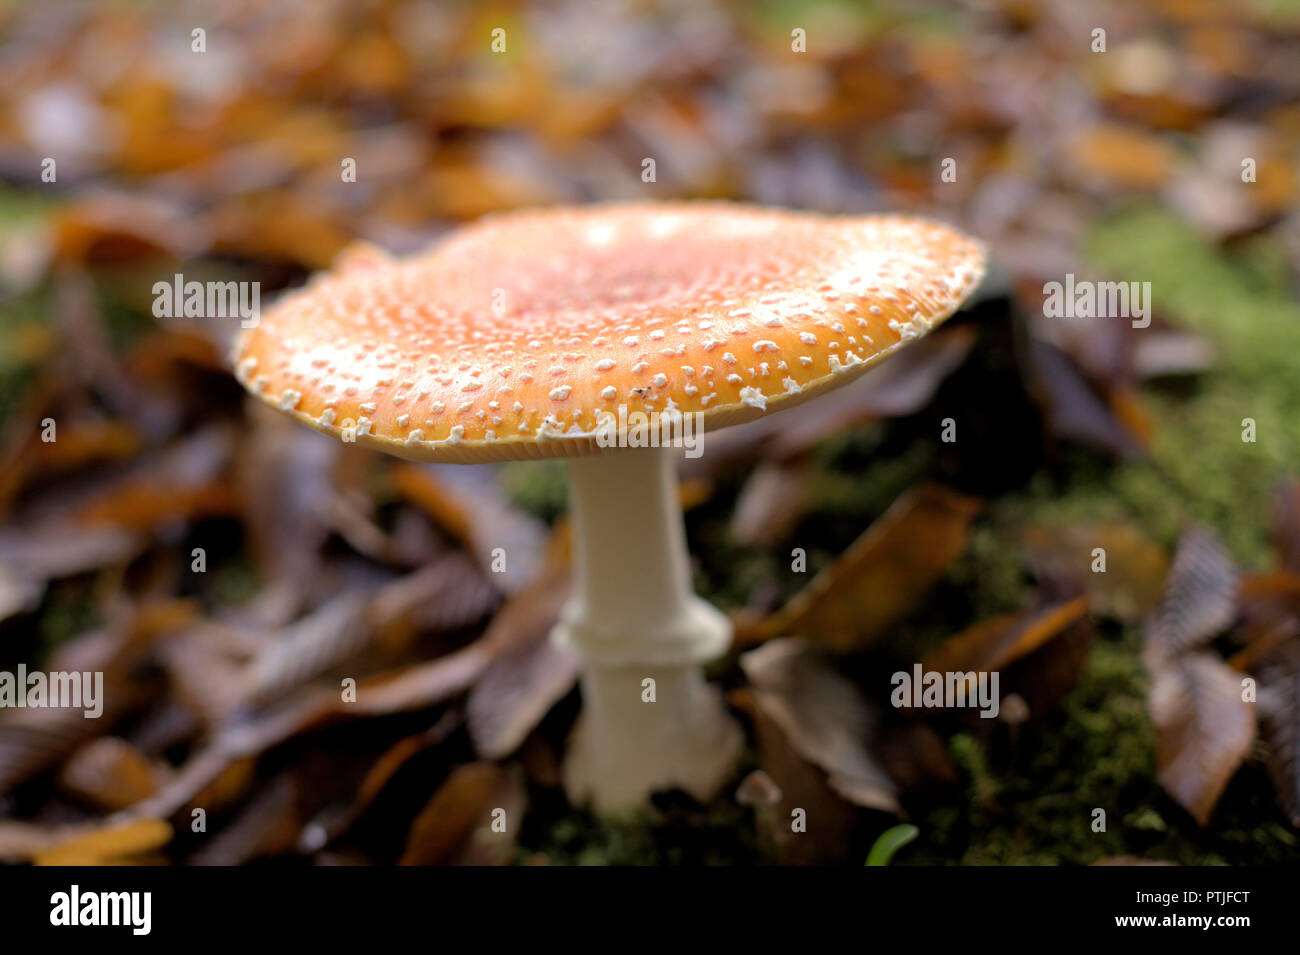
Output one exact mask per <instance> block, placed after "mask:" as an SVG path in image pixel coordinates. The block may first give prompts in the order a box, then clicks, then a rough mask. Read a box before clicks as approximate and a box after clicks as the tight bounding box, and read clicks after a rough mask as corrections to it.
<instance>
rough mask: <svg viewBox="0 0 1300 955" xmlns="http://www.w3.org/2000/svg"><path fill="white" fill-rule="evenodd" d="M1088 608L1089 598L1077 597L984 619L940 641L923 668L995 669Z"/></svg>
mask: <svg viewBox="0 0 1300 955" xmlns="http://www.w3.org/2000/svg"><path fill="white" fill-rule="evenodd" d="M1087 612H1088V598H1087V597H1077V598H1075V599H1074V600H1068V601H1065V602H1062V603H1056V604H1051V605H1049V606H1047V607H1043V608H1041V609H1038V610H1030V611H1025V612H1023V613H1018V614H1007V615H1005V616H1002V617H994V618H992V619H990V620H985V621H982V622H980V623H977V624H975V625H974V626H972V627H970V628H968V629H966V630H965V631H963V632H962V633H959V634H957V635H956V636H954V637H951V638H949V639H948V640H946V641H944V642H943V643H941V644H940V645H939V646H937V647H935V648H934V649H933V650H931V651H930V652H929V653H927V654H926V655H925V656H924V657H923V658H922V659H921V667H922V669H923V670H926V671H937V672H940V673H969V672H971V671H977V672H978V671H987V672H991V671H996V670H1002V669H1003V668H1004V667H1007V666H1010V665H1011V664H1012V663H1014V662H1016V661H1017V660H1019V659H1021V658H1022V657H1025V656H1027V655H1029V654H1030V653H1033V652H1034V651H1035V650H1037V649H1039V648H1040V647H1042V646H1043V645H1044V644H1046V643H1047V642H1048V641H1050V640H1052V639H1054V638H1055V637H1057V636H1060V634H1062V633H1063V632H1065V630H1067V629H1068V628H1069V627H1071V626H1073V625H1074V624H1076V623H1078V622H1079V621H1080V620H1082V619H1084V616H1085V614H1087Z"/></svg>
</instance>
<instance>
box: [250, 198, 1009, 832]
mask: <svg viewBox="0 0 1300 955" xmlns="http://www.w3.org/2000/svg"><path fill="white" fill-rule="evenodd" d="M983 261H984V254H983V248H982V246H981V245H980V244H979V243H978V242H976V241H975V240H973V239H970V238H967V237H965V236H963V235H961V234H959V233H957V232H955V231H953V230H952V229H950V228H947V227H945V226H943V225H939V224H936V223H931V222H926V221H922V220H917V219H911V218H905V217H898V216H869V217H830V216H823V215H816V214H810V213H799V212H788V211H780V210H769V209H760V208H753V207H745V206H741V205H732V204H727V203H663V204H655V203H629V204H613V205H605V206H595V207H589V208H559V209H551V210H540V211H529V212H522V213H511V214H505V215H500V216H494V217H489V218H487V219H484V220H482V221H481V222H479V223H476V224H473V225H470V226H467V227H464V228H462V229H460V230H459V231H457V232H455V233H453V234H452V235H451V236H450V237H449V238H447V239H446V240H444V241H443V242H441V243H440V244H438V245H436V246H435V247H434V248H433V249H432V250H431V251H429V252H427V253H425V254H422V255H418V256H414V257H411V258H407V259H389V258H388V257H387V256H385V255H384V254H382V253H380V252H378V251H377V250H362V251H354V252H352V253H351V254H348V255H345V256H344V257H343V260H341V262H340V264H339V266H338V267H336V269H335V270H334V271H333V272H331V273H328V274H326V275H323V276H320V277H318V278H316V279H315V280H314V281H313V282H312V283H311V284H310V285H309V286H308V287H307V288H305V289H303V290H301V291H299V292H296V293H294V294H291V295H289V296H287V297H286V298H284V299H283V300H282V301H281V302H280V303H279V304H278V305H277V306H276V308H275V309H274V310H273V311H272V312H271V313H270V314H267V315H266V316H265V317H264V318H263V320H262V321H261V323H260V324H258V325H257V326H256V327H253V328H250V329H247V330H246V331H244V332H243V334H242V336H241V337H240V339H239V340H238V342H237V344H236V348H235V355H234V360H235V367H236V370H237V374H238V376H239V378H240V380H241V381H242V382H243V383H244V384H245V385H246V386H247V387H248V388H249V389H250V390H251V391H252V392H253V393H254V394H256V395H258V396H259V397H261V398H262V399H263V400H265V401H268V402H270V403H272V404H274V405H276V406H278V407H279V408H280V409H281V410H283V411H285V412H288V413H290V414H292V415H294V416H295V417H297V418H298V419H299V420H300V421H302V422H303V423H304V424H307V425H310V426H311V427H313V428H316V429H317V430H319V431H323V432H325V433H327V434H333V435H339V436H342V437H343V438H344V439H345V440H355V441H356V442H357V443H358V444H363V445H368V446H371V447H374V448H378V449H380V450H383V451H387V452H389V453H392V454H395V455H398V456H400V457H404V458H410V459H415V460H421V461H449V462H467V463H468V462H486V461H501V460H506V459H519V458H547V457H568V458H571V459H572V460H571V461H570V465H569V466H570V476H571V492H570V497H571V502H572V507H571V510H572V517H573V525H574V542H575V546H574V552H575V585H574V593H573V595H572V597H571V598H570V601H569V603H568V605H567V607H566V610H565V612H564V614H563V616H562V619H561V621H560V623H559V624H557V626H556V632H555V638H556V639H558V640H560V641H562V642H564V643H566V644H568V645H569V646H572V647H573V648H575V649H576V650H577V651H578V652H579V653H580V654H581V656H582V659H583V663H584V671H583V677H582V694H583V712H582V714H581V716H580V717H579V722H578V725H577V726H576V727H575V730H574V735H573V737H572V738H571V740H570V745H569V752H568V754H567V757H566V762H565V785H566V788H567V790H568V792H569V795H570V797H571V798H573V799H574V800H575V801H580V802H586V801H591V802H593V803H594V805H595V807H596V808H597V809H598V810H601V811H611V810H619V809H625V808H630V807H634V806H637V805H640V804H643V802H644V800H645V799H646V797H647V796H648V795H649V794H650V793H651V792H653V791H655V790H659V789H666V788H670V787H673V786H677V787H680V788H682V789H684V790H685V791H687V792H689V793H691V794H692V795H694V796H696V797H698V798H700V799H708V798H710V797H711V796H712V795H713V794H714V793H716V792H717V791H718V789H719V788H720V787H721V786H722V785H723V784H724V783H725V782H726V781H727V779H728V778H729V777H730V774H731V773H732V772H733V771H734V768H735V763H736V758H737V757H738V755H739V752H740V749H741V745H742V737H741V733H740V730H739V727H738V726H737V724H736V723H735V722H734V721H733V720H732V718H731V717H730V715H729V714H728V713H727V712H726V710H725V708H724V706H723V704H722V700H721V696H720V695H719V693H718V692H717V690H716V689H714V688H713V687H711V686H709V685H708V684H707V683H706V682H705V680H704V677H703V674H702V671H701V669H700V665H701V664H702V663H704V662H706V661H708V660H710V659H713V658H716V657H718V656H720V655H721V654H723V653H724V652H725V651H726V649H727V647H728V645H729V643H730V639H731V628H730V625H729V623H728V621H727V619H726V617H724V616H723V615H722V614H721V613H719V612H718V611H717V610H715V609H714V608H713V607H711V606H710V605H708V604H707V603H705V602H704V601H703V600H701V599H700V598H699V597H697V596H696V595H695V594H694V593H693V592H692V588H691V584H690V574H689V568H688V563H687V554H686V543H685V533H684V529H683V523H682V516H681V510H680V505H679V503H678V498H677V495H676V487H675V477H674V459H673V457H672V454H671V452H670V451H669V450H667V449H665V448H663V447H639V448H637V447H636V443H637V442H636V441H635V440H619V441H618V442H617V443H618V444H619V446H618V447H613V448H610V447H607V446H606V445H607V444H608V443H609V442H607V441H602V440H601V429H605V435H606V437H608V436H609V434H610V430H609V428H610V424H611V422H614V421H619V422H624V423H625V422H626V421H627V417H626V416H624V417H620V416H619V409H620V408H624V409H627V408H631V409H632V410H634V411H639V412H642V413H644V414H651V413H659V414H661V415H665V416H667V417H668V419H669V420H678V419H676V418H675V416H676V415H678V414H681V415H686V414H688V413H694V414H698V418H694V419H692V420H694V421H696V422H698V423H699V424H700V425H701V426H702V427H703V428H705V429H711V428H719V427H725V426H728V425H733V424H738V423H741V422H744V421H747V420H750V419H753V418H756V417H758V416H760V415H764V414H771V413H772V412H774V411H778V410H780V409H782V408H785V407H788V406H790V405H793V404H796V403H798V402H801V401H805V400H807V399H808V398H810V397H813V396H815V395H817V394H819V393H821V392H823V391H826V390H828V389H830V388H833V387H836V386H838V385H841V384H844V383H846V382H848V381H850V380H852V379H854V378H856V377H857V376H858V375H859V374H861V373H862V372H863V371H865V370H866V369H867V368H869V367H870V366H871V365H873V364H874V363H875V362H877V361H879V360H881V359H883V358H885V357H886V356H888V355H889V354H891V353H893V352H894V351H897V350H898V349H899V348H901V347H903V346H904V345H906V344H907V343H908V342H909V341H911V340H913V339H916V338H918V337H920V336H921V335H924V334H925V333H926V332H927V331H929V330H930V329H931V328H933V327H934V326H935V325H936V324H938V323H939V322H941V321H942V320H943V319H945V318H947V317H948V316H949V315H950V314H952V312H953V311H955V310H956V309H957V307H958V306H959V305H960V304H961V302H962V301H963V300H964V299H965V298H966V296H967V295H969V294H970V292H971V291H972V290H973V289H974V288H975V286H976V284H977V283H978V282H979V280H980V278H981V276H982V275H983ZM617 437H618V438H620V439H626V438H627V437H628V436H627V435H625V434H622V433H619V434H618V435H617ZM628 444H631V445H632V448H629V447H627V445H628ZM646 680H653V681H654V684H653V686H654V692H653V694H651V693H649V692H647V688H648V687H650V686H651V684H648V683H646V682H645V681H646ZM651 697H653V702H651V701H650V700H651Z"/></svg>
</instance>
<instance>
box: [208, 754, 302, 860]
mask: <svg viewBox="0 0 1300 955" xmlns="http://www.w3.org/2000/svg"><path fill="white" fill-rule="evenodd" d="M302 826H303V820H302V818H301V816H300V815H299V813H298V785H297V783H295V782H294V780H293V777H292V776H290V775H289V774H288V773H282V774H280V775H279V776H277V777H276V778H275V779H273V780H271V782H270V783H268V784H267V785H266V786H264V787H263V788H262V789H260V790H259V791H258V793H257V795H256V796H255V797H254V798H253V799H252V800H251V801H250V802H249V803H248V805H247V806H245V807H244V808H243V809H242V810H241V811H240V813H239V815H238V816H236V817H235V819H234V820H233V821H232V822H230V823H229V824H228V825H226V826H225V827H224V828H223V829H221V831H220V832H218V833H217V834H216V835H215V836H213V837H212V838H211V839H210V840H208V841H207V842H206V843H205V844H204V845H203V847H202V848H201V849H199V851H198V852H196V853H195V854H194V855H193V856H191V857H190V859H189V860H188V864H190V865H211V866H233V865H245V864H246V863H248V862H251V861H253V860H254V859H258V858H263V857H266V856H274V855H279V854H281V853H284V852H288V851H289V850H291V849H293V848H294V846H295V845H296V843H297V841H298V833H299V832H300V831H301V830H302Z"/></svg>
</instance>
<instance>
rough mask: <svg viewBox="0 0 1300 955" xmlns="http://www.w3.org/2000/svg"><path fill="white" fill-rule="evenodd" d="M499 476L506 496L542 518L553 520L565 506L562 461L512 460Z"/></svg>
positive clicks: (566, 493) (566, 495) (566, 494)
mask: <svg viewBox="0 0 1300 955" xmlns="http://www.w3.org/2000/svg"><path fill="white" fill-rule="evenodd" d="M499 473H500V480H501V484H502V486H503V487H504V488H505V489H506V493H507V494H508V495H510V500H511V501H512V502H513V503H514V505H515V506H516V507H518V508H520V509H521V510H524V511H527V512H528V513H529V514H532V515H534V516H536V517H539V518H541V519H542V520H544V521H548V522H550V521H554V520H555V519H556V518H557V517H559V516H560V515H561V514H563V513H564V511H565V509H566V508H567V507H568V506H569V480H568V475H567V473H566V471H565V468H564V462H563V461H512V462H510V463H508V464H503V465H502V466H501V470H500V472H499Z"/></svg>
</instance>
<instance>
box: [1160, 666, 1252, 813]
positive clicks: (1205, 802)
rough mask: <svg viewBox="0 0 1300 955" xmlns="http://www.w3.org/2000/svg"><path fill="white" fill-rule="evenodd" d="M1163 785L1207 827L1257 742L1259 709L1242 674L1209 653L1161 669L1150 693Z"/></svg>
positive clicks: (1161, 782)
mask: <svg viewBox="0 0 1300 955" xmlns="http://www.w3.org/2000/svg"><path fill="white" fill-rule="evenodd" d="M1147 709H1148V711H1149V712H1150V714H1151V721H1152V723H1154V724H1155V728H1156V775H1157V777H1158V778H1159V780H1160V784H1161V785H1162V786H1164V787H1165V789H1166V790H1167V791H1168V792H1169V794H1170V795H1171V796H1173V797H1174V798H1175V799H1177V800H1178V802H1179V803H1181V804H1182V806H1183V808H1185V809H1186V810H1187V811H1188V812H1189V813H1191V814H1192V816H1193V817H1194V818H1195V819H1196V821H1197V822H1198V823H1200V824H1201V825H1202V826H1204V825H1205V824H1206V823H1207V822H1209V819H1210V813H1211V812H1212V811H1213V810H1214V806H1215V804H1216V803H1217V802H1218V801H1219V796H1220V795H1222V793H1223V790H1224V788H1225V787H1226V786H1227V785H1228V780H1229V779H1231V778H1232V775H1233V773H1235V772H1236V771H1237V767H1238V766H1240V765H1241V762H1242V760H1244V759H1245V758H1246V754H1247V753H1249V752H1250V748H1251V746H1252V745H1253V744H1254V742H1255V706H1254V704H1253V703H1248V702H1246V701H1245V700H1243V699H1242V683H1241V674H1240V673H1237V672H1236V671H1235V670H1233V669H1232V668H1230V667H1229V666H1227V664H1225V663H1224V662H1223V661H1222V660H1220V659H1219V658H1218V657H1216V656H1214V655H1213V654H1210V653H1189V654H1187V655H1184V656H1182V657H1180V658H1178V659H1176V660H1174V661H1172V662H1171V663H1170V664H1168V665H1167V666H1165V667H1163V668H1162V669H1160V670H1157V671H1156V672H1155V673H1154V674H1153V676H1152V680H1151V686H1150V688H1149V689H1148V691H1147Z"/></svg>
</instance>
